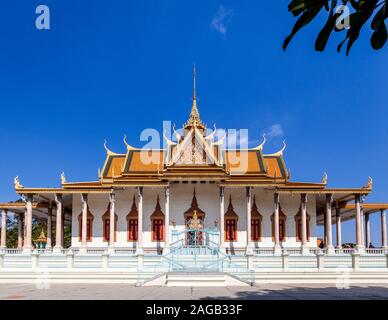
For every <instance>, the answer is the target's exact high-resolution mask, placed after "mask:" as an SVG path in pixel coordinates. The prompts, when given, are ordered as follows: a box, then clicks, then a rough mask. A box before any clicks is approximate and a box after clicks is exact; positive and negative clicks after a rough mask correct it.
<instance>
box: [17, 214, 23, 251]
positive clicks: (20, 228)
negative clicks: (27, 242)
mask: <svg viewBox="0 0 388 320" xmlns="http://www.w3.org/2000/svg"><path fill="white" fill-rule="evenodd" d="M23 230H24V227H23V215H22V214H21V213H19V214H18V249H22V248H23V236H24V232H23Z"/></svg>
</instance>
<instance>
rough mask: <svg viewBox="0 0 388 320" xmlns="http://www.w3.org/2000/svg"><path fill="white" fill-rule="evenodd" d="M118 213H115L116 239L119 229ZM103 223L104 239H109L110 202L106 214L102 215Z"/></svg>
mask: <svg viewBox="0 0 388 320" xmlns="http://www.w3.org/2000/svg"><path fill="white" fill-rule="evenodd" d="M117 219H118V217H117V214H116V213H115V227H114V228H115V229H114V237H115V241H116V230H117ZM102 225H103V232H102V233H103V235H102V237H103V240H104V241H109V239H110V203H109V204H108V208H107V209H106V211H105V213H104V215H103V216H102Z"/></svg>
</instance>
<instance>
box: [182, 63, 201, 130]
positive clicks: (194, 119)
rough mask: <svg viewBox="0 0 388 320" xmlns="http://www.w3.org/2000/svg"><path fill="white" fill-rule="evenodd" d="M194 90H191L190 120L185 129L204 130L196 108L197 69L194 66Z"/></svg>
mask: <svg viewBox="0 0 388 320" xmlns="http://www.w3.org/2000/svg"><path fill="white" fill-rule="evenodd" d="M193 77H194V88H193V105H192V107H191V112H190V118H189V120H188V121H187V123H186V125H185V128H191V127H197V128H199V129H206V127H205V125H204V124H203V123H202V121H201V117H200V116H199V111H198V107H197V68H196V66H195V64H194V73H193Z"/></svg>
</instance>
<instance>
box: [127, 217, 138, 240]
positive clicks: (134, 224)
mask: <svg viewBox="0 0 388 320" xmlns="http://www.w3.org/2000/svg"><path fill="white" fill-rule="evenodd" d="M138 239H139V220H138V219H129V220H128V241H137V240H138Z"/></svg>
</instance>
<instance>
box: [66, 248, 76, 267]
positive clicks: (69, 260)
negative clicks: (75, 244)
mask: <svg viewBox="0 0 388 320" xmlns="http://www.w3.org/2000/svg"><path fill="white" fill-rule="evenodd" d="M66 261H67V268H68V269H73V268H74V253H73V251H72V250H71V249H70V250H69V251H68V252H67V254H66Z"/></svg>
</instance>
